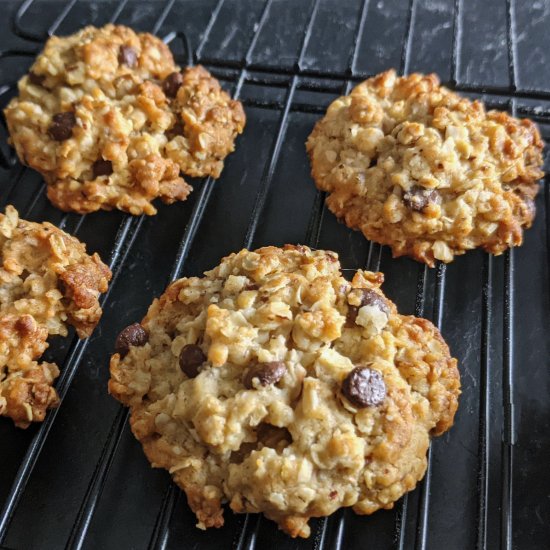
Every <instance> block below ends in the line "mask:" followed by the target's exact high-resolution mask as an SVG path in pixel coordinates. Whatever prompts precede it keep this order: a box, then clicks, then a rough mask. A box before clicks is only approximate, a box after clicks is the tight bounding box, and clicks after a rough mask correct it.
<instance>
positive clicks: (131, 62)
mask: <svg viewBox="0 0 550 550" xmlns="http://www.w3.org/2000/svg"><path fill="white" fill-rule="evenodd" d="M137 59H138V55H137V52H136V50H135V49H134V48H132V46H120V49H119V50H118V62H119V63H120V64H121V65H126V66H127V67H129V68H130V69H133V68H134V67H135V66H136V65H137Z"/></svg>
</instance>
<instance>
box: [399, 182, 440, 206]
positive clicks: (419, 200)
mask: <svg viewBox="0 0 550 550" xmlns="http://www.w3.org/2000/svg"><path fill="white" fill-rule="evenodd" d="M440 201H441V196H440V195H439V193H438V192H437V191H436V190H435V189H426V188H425V187H421V186H420V185H413V186H412V187H411V189H410V190H409V191H407V192H406V193H405V194H404V195H403V202H404V203H405V206H406V207H407V208H410V209H411V210H414V211H416V212H422V210H424V208H426V206H428V204H430V203H438V202H440Z"/></svg>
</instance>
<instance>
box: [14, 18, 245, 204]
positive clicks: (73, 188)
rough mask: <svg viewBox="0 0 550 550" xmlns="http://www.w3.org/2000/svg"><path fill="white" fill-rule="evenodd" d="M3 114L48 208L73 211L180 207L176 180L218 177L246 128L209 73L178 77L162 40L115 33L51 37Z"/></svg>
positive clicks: (182, 193)
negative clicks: (40, 181) (158, 202)
mask: <svg viewBox="0 0 550 550" xmlns="http://www.w3.org/2000/svg"><path fill="white" fill-rule="evenodd" d="M5 115H6V120H7V123H8V128H9V131H10V136H11V142H12V144H13V145H14V147H15V149H16V151H17V154H18V156H19V158H20V160H21V162H23V163H24V164H26V165H28V166H30V167H32V168H34V169H35V170H38V171H39V172H40V173H41V174H42V175H43V176H44V178H45V180H46V182H47V184H48V197H49V199H50V200H51V201H52V203H53V204H54V205H55V206H57V207H58V208H60V209H62V210H66V211H74V212H80V213H85V212H92V211H94V210H99V209H104V210H110V209H113V208H118V209H120V210H124V211H126V212H130V213H131V214H142V213H144V214H155V213H156V209H155V207H154V206H153V204H152V201H153V200H154V199H156V198H160V199H162V200H163V201H164V202H165V203H169V204H170V203H173V202H175V201H181V200H185V198H186V197H187V195H188V194H189V193H190V191H191V186H190V185H189V184H188V183H187V182H186V181H185V180H184V179H183V177H181V175H180V172H183V173H185V174H187V175H189V176H196V177H203V176H212V177H214V178H217V177H218V176H219V175H220V173H221V171H222V168H223V162H224V159H225V157H226V156H227V155H228V154H229V153H230V152H231V151H233V149H234V142H235V138H236V136H237V134H239V133H241V132H242V131H243V128H244V124H245V115H244V111H243V108H242V105H241V104H240V103H239V102H238V101H233V100H232V99H231V98H230V97H229V95H228V94H227V93H226V92H225V91H223V90H222V89H221V88H220V84H219V82H218V81H217V80H216V79H215V78H213V77H212V76H211V75H210V73H208V71H206V70H205V69H204V68H202V67H200V66H197V67H188V68H186V69H184V70H181V69H180V68H179V67H178V66H177V65H176V64H175V63H174V59H173V57H172V54H171V52H170V50H169V48H168V46H166V45H165V44H164V43H163V42H162V41H161V40H159V39H158V38H156V37H154V36H152V35H151V34H147V33H141V34H136V33H135V32H134V31H133V30H131V29H129V28H127V27H123V26H114V25H106V26H105V27H103V28H100V29H98V28H95V27H86V28H84V29H82V30H81V31H79V32H77V33H76V34H73V35H71V36H67V37H56V36H53V37H52V38H50V39H49V40H48V42H47V43H46V45H45V47H44V51H43V52H42V53H41V54H40V55H39V56H38V58H37V59H36V61H35V63H34V64H33V66H32V67H31V70H30V72H29V74H27V75H26V76H24V77H23V78H22V79H21V80H20V81H19V95H18V97H16V98H14V99H13V100H12V101H11V102H10V103H9V105H8V107H7V108H6V110H5Z"/></svg>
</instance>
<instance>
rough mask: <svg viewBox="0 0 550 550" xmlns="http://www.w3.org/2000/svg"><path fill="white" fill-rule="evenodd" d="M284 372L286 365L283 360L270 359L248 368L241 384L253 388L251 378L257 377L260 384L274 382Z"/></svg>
mask: <svg viewBox="0 0 550 550" xmlns="http://www.w3.org/2000/svg"><path fill="white" fill-rule="evenodd" d="M285 373H286V366H285V364H284V363H283V361H270V362H269V363H258V364H256V365H254V366H252V367H250V368H249V369H248V372H247V373H246V375H245V377H244V379H243V384H244V386H245V388H248V389H249V390H251V389H253V388H254V386H253V384H252V380H254V378H257V379H258V381H259V383H260V385H261V386H268V385H270V384H276V383H277V382H278V381H279V380H280V379H281V378H282V377H283V376H284V375H285Z"/></svg>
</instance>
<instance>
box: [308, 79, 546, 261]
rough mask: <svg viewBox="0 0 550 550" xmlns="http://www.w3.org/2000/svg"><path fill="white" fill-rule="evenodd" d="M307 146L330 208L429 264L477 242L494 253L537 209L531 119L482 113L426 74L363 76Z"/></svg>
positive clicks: (516, 236) (513, 240)
mask: <svg viewBox="0 0 550 550" xmlns="http://www.w3.org/2000/svg"><path fill="white" fill-rule="evenodd" d="M306 147H307V150H308V153H309V156H310V160H311V167H312V176H313V179H314V180H315V183H316V185H317V187H318V188H319V189H321V190H323V191H326V192H327V193H328V198H327V205H328V207H329V208H330V210H331V211H332V212H333V213H334V214H336V216H338V218H340V219H342V220H343V221H344V222H345V223H346V225H348V227H351V228H353V229H358V230H360V231H362V232H363V234H364V235H365V237H367V238H368V239H371V240H373V241H376V242H378V243H382V244H387V245H389V246H390V247H391V248H392V251H393V255H394V257H396V256H402V255H409V256H412V257H413V258H415V259H416V260H419V261H422V262H425V263H427V264H428V265H430V266H433V265H434V262H435V260H436V259H438V260H441V261H443V262H450V261H452V260H453V257H454V256H455V255H457V254H463V253H464V252H465V251H466V250H469V249H472V248H476V247H482V248H483V249H485V250H486V251H488V252H491V253H493V254H501V253H502V252H503V251H504V250H506V249H507V248H509V247H511V246H518V245H520V244H521V243H522V241H523V229H524V228H528V227H530V226H531V224H532V222H533V218H534V216H535V205H534V198H535V196H536V194H537V192H538V190H539V185H538V183H537V180H538V179H539V178H541V177H542V176H543V172H542V171H541V165H542V154H541V151H542V148H543V142H542V140H541V137H540V134H539V132H538V130H537V127H536V126H535V124H533V123H532V122H531V121H530V120H526V119H523V120H518V119H516V118H513V117H511V116H509V115H508V114H507V113H504V112H500V111H486V110H485V108H484V106H483V104H482V103H480V102H479V101H473V102H472V101H470V100H468V99H466V98H462V97H460V96H459V95H457V94H456V93H454V92H451V91H450V90H448V89H446V88H444V87H442V86H440V85H439V79H438V78H437V76H436V75H434V74H432V75H428V76H424V75H421V74H412V75H410V76H407V77H397V76H396V74H395V71H388V72H385V73H382V74H380V75H378V76H376V77H374V78H370V79H369V80H366V81H365V82H363V83H362V84H359V86H357V87H356V88H355V89H354V90H353V91H352V92H351V94H350V95H348V96H344V97H340V98H339V99H337V100H336V101H334V102H333V103H332V104H331V105H330V107H329V108H328V110H327V113H326V115H325V117H324V118H323V119H322V120H320V121H319V122H318V123H317V124H316V126H315V128H314V130H313V132H312V133H311V135H310V136H309V138H308V140H307V144H306Z"/></svg>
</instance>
